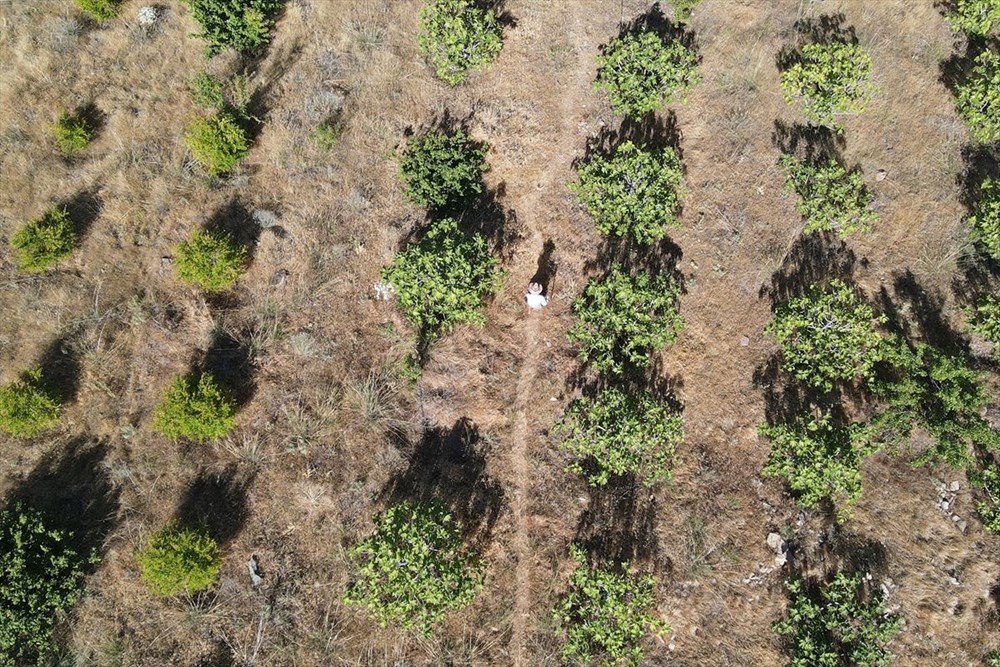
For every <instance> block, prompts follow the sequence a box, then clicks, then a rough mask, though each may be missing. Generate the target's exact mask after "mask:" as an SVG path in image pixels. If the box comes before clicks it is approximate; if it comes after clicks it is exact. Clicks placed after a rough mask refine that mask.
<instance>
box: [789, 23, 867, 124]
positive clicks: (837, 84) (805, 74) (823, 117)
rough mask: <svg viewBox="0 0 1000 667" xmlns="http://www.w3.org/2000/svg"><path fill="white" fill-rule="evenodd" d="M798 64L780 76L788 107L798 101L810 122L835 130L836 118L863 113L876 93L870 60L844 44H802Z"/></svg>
mask: <svg viewBox="0 0 1000 667" xmlns="http://www.w3.org/2000/svg"><path fill="white" fill-rule="evenodd" d="M798 55H799V58H798V59H797V62H795V63H794V64H792V65H791V66H790V67H788V68H787V69H785V70H784V71H783V72H782V73H781V88H782V90H783V91H784V95H785V101H787V102H788V103H789V104H791V103H792V102H794V101H795V99H796V98H797V99H799V100H800V101H801V102H802V107H803V111H804V112H805V114H806V116H807V117H808V118H810V119H811V120H814V121H816V122H817V123H821V124H823V125H828V126H833V127H837V125H836V123H835V119H836V116H838V115H842V114H858V113H861V112H862V111H864V110H865V108H866V107H867V106H868V103H869V102H870V101H871V98H872V96H873V95H874V93H875V86H874V84H873V83H872V82H871V70H872V58H871V56H870V55H869V54H868V52H867V51H865V50H864V49H863V48H862V47H861V46H859V45H857V44H849V43H847V42H838V41H833V42H827V43H813V44H805V45H804V46H803V47H802V48H801V50H800V53H799V54H798Z"/></svg>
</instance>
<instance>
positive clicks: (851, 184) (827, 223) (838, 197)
mask: <svg viewBox="0 0 1000 667" xmlns="http://www.w3.org/2000/svg"><path fill="white" fill-rule="evenodd" d="M779 164H780V165H781V167H782V168H783V169H784V170H785V184H786V186H787V187H788V188H789V189H790V190H794V191H795V192H796V193H797V194H798V195H799V202H798V205H797V208H798V209H799V213H801V214H802V217H803V218H805V227H804V230H803V231H805V233H807V234H810V233H812V232H828V231H832V232H836V233H837V235H838V236H840V237H841V238H843V237H845V236H848V235H849V234H851V233H853V232H856V231H867V230H868V229H869V228H870V227H871V225H872V224H874V223H875V222H877V221H878V213H876V212H875V211H874V210H873V209H872V200H873V199H874V197H873V196H872V193H871V191H869V190H868V187H867V186H865V181H864V179H863V178H862V177H861V173H860V172H858V171H847V170H846V169H845V168H844V167H843V166H842V165H841V164H840V163H839V162H837V161H836V160H829V161H828V162H825V163H820V164H816V165H814V164H810V163H809V162H806V161H800V160H797V159H796V158H795V157H794V156H791V155H783V156H782V157H781V160H780V162H779Z"/></svg>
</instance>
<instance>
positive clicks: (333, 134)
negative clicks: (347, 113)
mask: <svg viewBox="0 0 1000 667" xmlns="http://www.w3.org/2000/svg"><path fill="white" fill-rule="evenodd" d="M345 125H346V123H345V121H344V118H343V114H340V113H338V114H335V115H333V116H331V117H330V118H327V119H326V120H324V121H323V122H322V123H320V124H319V125H318V126H317V127H316V129H315V130H313V135H312V136H313V139H315V140H316V143H318V144H319V145H320V147H322V148H323V149H324V150H332V149H333V147H334V146H336V145H337V144H338V143H339V142H340V137H341V135H343V134H344V127H345Z"/></svg>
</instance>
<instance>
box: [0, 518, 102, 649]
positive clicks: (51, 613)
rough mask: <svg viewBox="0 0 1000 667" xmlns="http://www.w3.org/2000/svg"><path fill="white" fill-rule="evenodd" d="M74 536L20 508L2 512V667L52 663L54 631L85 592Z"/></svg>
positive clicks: (86, 559) (87, 560)
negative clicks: (73, 545) (48, 658)
mask: <svg viewBox="0 0 1000 667" xmlns="http://www.w3.org/2000/svg"><path fill="white" fill-rule="evenodd" d="M72 538H73V535H72V533H69V532H67V531H64V530H57V529H54V528H52V527H51V526H50V523H49V521H48V520H47V518H46V517H45V516H43V515H42V514H40V513H39V512H37V511H36V510H34V509H31V508H29V507H25V506H23V505H21V504H20V503H14V504H13V505H12V506H10V507H8V508H6V509H4V510H2V511H0V572H2V573H3V577H2V579H0V667H27V666H28V665H39V666H40V665H43V664H50V663H49V662H48V660H47V657H48V656H49V654H50V652H51V650H52V631H53V629H54V627H55V625H56V623H57V622H58V621H59V620H61V619H62V618H64V617H65V616H66V614H67V613H68V612H69V611H70V610H71V609H72V607H73V605H74V604H76V602H77V600H79V599H80V596H81V595H82V593H83V574H84V573H83V568H84V567H85V566H87V565H88V564H91V563H93V562H96V555H82V554H79V553H77V552H76V550H74V549H73V547H72V546H70V542H71V540H72Z"/></svg>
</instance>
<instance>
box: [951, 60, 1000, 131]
mask: <svg viewBox="0 0 1000 667" xmlns="http://www.w3.org/2000/svg"><path fill="white" fill-rule="evenodd" d="M956 92H957V98H956V103H957V105H958V114H959V115H960V116H961V117H962V120H964V121H965V124H966V125H967V126H968V128H969V134H971V135H972V138H973V139H975V140H976V141H978V142H979V143H982V144H988V143H993V142H995V141H1000V53H997V52H996V51H993V50H990V49H987V50H985V51H983V52H982V53H980V54H979V55H978V56H976V59H975V61H974V62H973V66H972V72H971V73H970V74H969V75H968V77H967V78H966V79H965V80H964V81H961V82H960V83H959V84H958V86H957V90H956Z"/></svg>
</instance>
